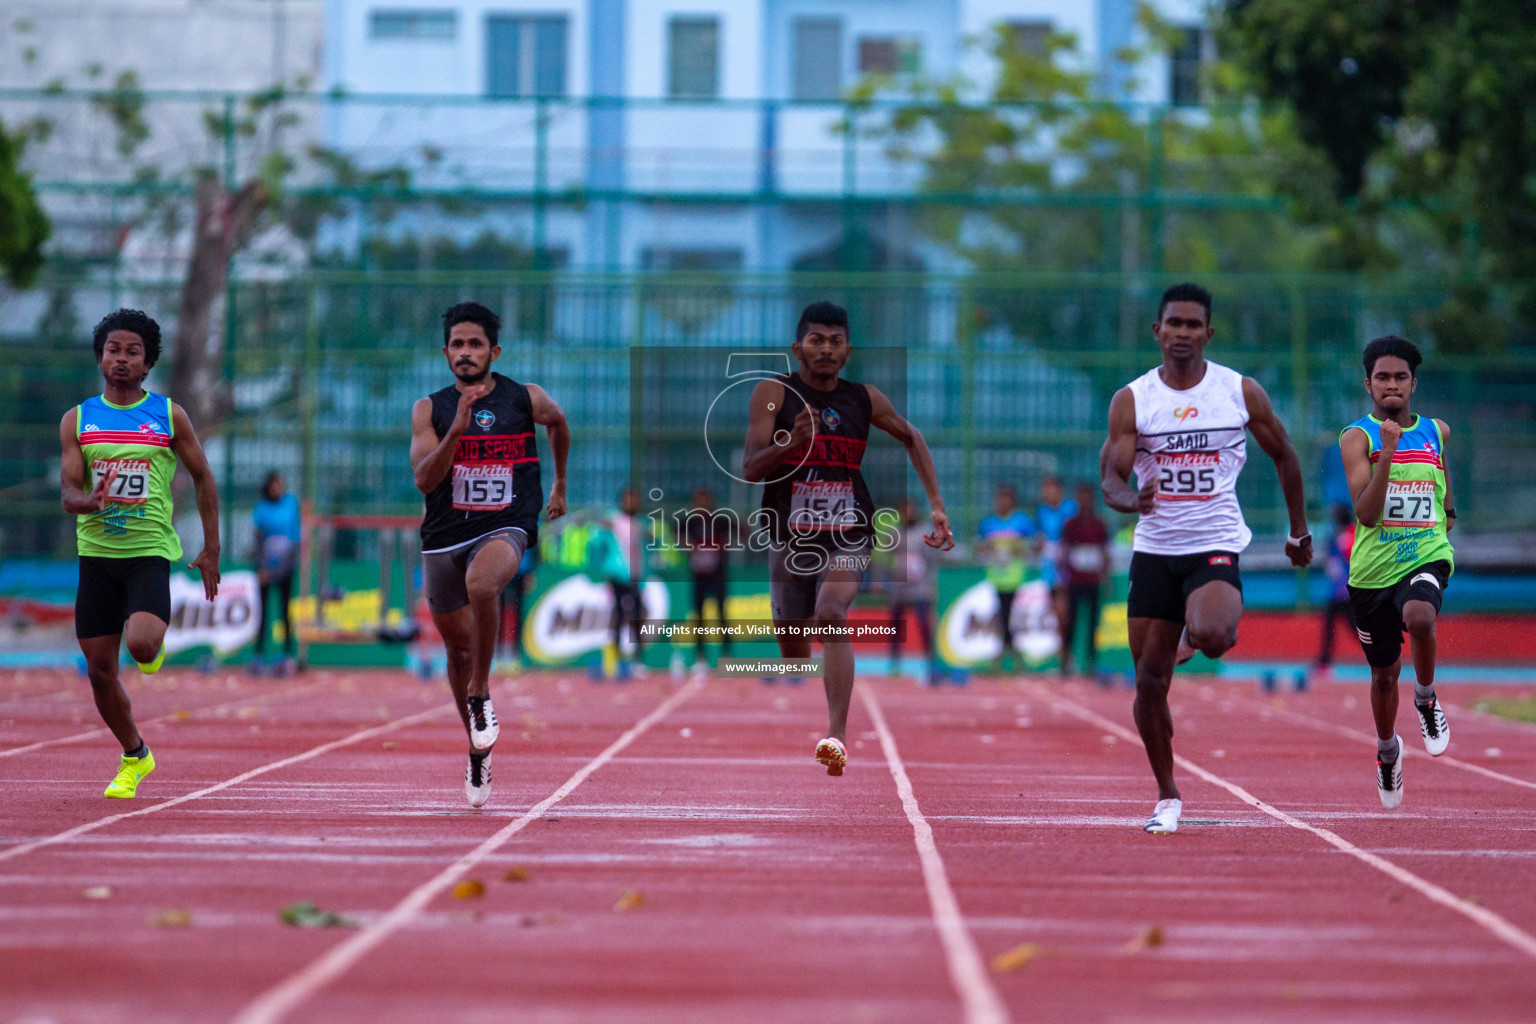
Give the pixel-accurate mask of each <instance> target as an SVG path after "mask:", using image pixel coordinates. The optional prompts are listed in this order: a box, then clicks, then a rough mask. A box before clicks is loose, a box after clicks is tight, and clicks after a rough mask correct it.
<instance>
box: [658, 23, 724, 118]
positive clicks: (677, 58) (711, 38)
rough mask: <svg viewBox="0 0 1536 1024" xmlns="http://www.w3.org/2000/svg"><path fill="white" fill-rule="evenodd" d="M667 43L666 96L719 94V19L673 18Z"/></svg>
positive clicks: (708, 97)
mask: <svg viewBox="0 0 1536 1024" xmlns="http://www.w3.org/2000/svg"><path fill="white" fill-rule="evenodd" d="M667 43H668V58H669V62H668V65H667V95H668V96H670V97H672V98H673V99H675V100H712V99H714V98H715V97H716V96H718V95H720V19H718V18H673V19H672V21H671V22H670V23H669V24H668V26H667Z"/></svg>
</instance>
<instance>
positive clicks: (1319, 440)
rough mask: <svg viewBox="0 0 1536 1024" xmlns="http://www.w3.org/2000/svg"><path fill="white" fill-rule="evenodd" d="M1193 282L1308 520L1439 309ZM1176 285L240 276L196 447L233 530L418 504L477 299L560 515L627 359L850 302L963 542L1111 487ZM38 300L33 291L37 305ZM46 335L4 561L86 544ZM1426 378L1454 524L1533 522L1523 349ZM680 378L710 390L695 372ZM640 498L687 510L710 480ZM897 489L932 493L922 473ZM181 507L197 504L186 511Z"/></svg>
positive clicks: (588, 465) (1331, 290)
mask: <svg viewBox="0 0 1536 1024" xmlns="http://www.w3.org/2000/svg"><path fill="white" fill-rule="evenodd" d="M1204 280H1205V281H1206V283H1207V285H1208V286H1209V287H1210V288H1211V289H1212V291H1213V292H1214V293H1215V295H1216V310H1215V318H1214V319H1215V325H1216V328H1217V335H1216V339H1215V341H1214V343H1213V346H1212V349H1211V351H1210V355H1211V356H1212V357H1213V358H1215V359H1217V360H1218V361H1222V362H1226V363H1229V364H1231V365H1233V366H1234V367H1236V368H1238V369H1240V370H1242V371H1243V372H1245V373H1248V374H1251V375H1253V376H1254V377H1256V378H1257V379H1258V380H1259V381H1260V382H1261V383H1262V384H1263V385H1264V386H1265V387H1266V388H1267V389H1268V390H1269V392H1270V394H1271V396H1272V397H1273V399H1274V403H1275V406H1276V408H1277V410H1278V411H1279V413H1280V415H1281V416H1282V417H1283V419H1284V420H1285V422H1286V423H1287V424H1288V426H1289V427H1290V430H1291V433H1292V435H1293V437H1294V438H1295V440H1296V443H1297V446H1298V448H1299V449H1300V451H1301V455H1302V460H1303V464H1304V466H1305V467H1306V478H1307V482H1308V488H1309V500H1310V502H1311V504H1312V510H1313V512H1314V514H1317V515H1320V514H1321V513H1322V511H1323V510H1322V506H1321V501H1322V496H1321V492H1320V489H1319V486H1318V483H1319V480H1320V473H1319V470H1318V467H1319V466H1320V463H1321V460H1322V457H1323V453H1324V451H1325V449H1326V448H1327V447H1329V446H1330V445H1331V444H1332V442H1333V440H1334V438H1335V437H1336V434H1337V431H1338V430H1339V428H1340V427H1341V426H1342V425H1343V424H1345V423H1347V422H1349V421H1350V420H1352V419H1354V418H1356V417H1357V416H1359V415H1360V414H1361V413H1362V412H1363V411H1364V410H1365V409H1366V406H1365V404H1364V396H1363V392H1362V380H1363V370H1362V369H1361V367H1360V365H1359V362H1358V353H1359V349H1360V347H1361V345H1362V344H1363V343H1364V341H1365V340H1367V339H1369V338H1370V337H1373V336H1375V335H1378V334H1382V333H1386V332H1389V331H1395V332H1400V333H1404V334H1406V335H1408V336H1409V337H1414V338H1423V337H1425V336H1426V334H1427V332H1426V330H1425V319H1426V317H1427V316H1428V315H1429V313H1430V311H1432V310H1434V309H1436V308H1437V307H1438V306H1439V304H1440V302H1441V298H1442V296H1441V295H1439V294H1437V293H1436V291H1435V290H1434V289H1433V288H1431V287H1423V286H1408V285H1402V286H1374V285H1371V284H1368V283H1366V282H1363V281H1360V280H1358V279H1338V278H1309V277H1300V276H1298V277H1293V278H1276V277H1273V276H1264V277H1252V278H1245V277H1240V276H1229V277H1221V276H1209V277H1207V278H1205V279H1204ZM1165 283H1167V282H1164V281H1162V280H1158V279H1152V278H1146V277H1135V278H1126V277H1121V276H1119V275H1112V274H1103V275H1096V274H1078V275H1055V276H1037V277H1010V278H1008V279H1006V280H1004V279H989V278H986V277H978V276H965V277H946V276H938V275H922V276H918V275H911V276H903V275H885V274H880V275H877V274H871V275H750V274H739V275H717V274H716V275H703V276H699V275H694V276H689V275H661V274H581V273H558V274H557V273H522V274H505V273H503V274H488V273H487V274H471V273H461V274H454V275H436V276H434V275H431V274H394V275H391V274H383V273H371V274H361V273H323V272H315V273H308V274H304V275H302V276H298V277H294V278H291V279H287V280H276V281H242V282H237V283H236V284H235V285H234V286H233V287H232V288H231V290H230V299H231V301H232V302H233V303H234V308H233V310H232V311H231V313H230V316H229V322H231V323H233V324H235V325H236V331H235V335H234V337H233V339H232V352H231V355H230V357H229V359H228V360H227V361H226V380H227V382H228V384H229V385H230V386H231V388H232V395H233V400H234V409H235V411H234V414H233V415H232V416H231V417H230V418H229V420H228V422H227V423H226V424H225V425H224V426H223V428H222V429H220V430H218V431H216V432H207V431H205V433H211V436H208V437H207V438H205V441H206V443H207V445H208V447H209V450H210V454H211V456H212V459H213V464H214V467H215V470H216V471H217V473H218V475H219V477H220V481H221V489H222V492H223V494H224V496H225V506H226V509H227V510H232V511H233V512H234V513H235V515H236V516H237V517H238V516H241V515H242V513H243V511H244V510H246V509H248V508H249V507H250V505H251V503H252V502H253V501H254V500H255V496H256V491H257V488H258V486H259V484H260V481H261V478H262V476H263V475H264V474H265V472H266V471H267V470H269V469H280V470H283V471H284V472H285V473H286V474H287V476H288V478H289V479H290V481H291V482H292V483H293V485H294V489H295V490H297V491H299V492H300V493H302V495H303V496H304V497H306V498H308V499H309V500H310V501H312V502H313V504H314V506H315V508H316V509H317V510H318V511H321V512H354V513H355V512H377V513H409V512H414V511H416V510H418V509H419V507H420V503H419V502H420V499H419V495H417V494H416V492H415V490H414V488H413V485H412V481H411V476H410V473H409V472H408V464H407V458H406V449H407V440H408V434H409V419H410V408H411V403H412V402H413V401H414V400H415V399H417V398H419V397H422V396H423V395H426V394H427V393H429V392H430V391H433V390H435V389H437V388H439V387H442V386H444V385H445V384H447V383H450V382H451V378H450V377H449V375H448V371H447V369H446V367H445V365H444V362H443V359H442V356H441V353H440V350H439V346H440V345H441V328H440V326H439V324H440V320H439V318H440V316H441V312H442V310H443V309H444V308H445V307H446V306H448V305H450V304H451V303H453V302H456V301H460V300H463V299H470V298H473V299H476V300H478V301H481V302H484V303H486V304H488V305H490V306H491V307H493V308H495V309H498V310H499V311H501V313H502V315H503V317H504V320H505V322H506V324H507V327H506V329H505V333H504V335H503V339H502V343H503V347H504V353H503V356H502V359H501V362H500V363H499V364H498V365H499V367H500V368H501V369H502V371H503V372H505V373H507V374H509V375H511V376H513V377H515V378H518V379H521V380H526V381H531V382H536V383H538V384H541V385H542V386H544V387H545V388H546V390H548V391H549V392H550V394H551V395H553V396H554V397H555V398H556V400H557V401H559V402H560V403H561V405H562V406H563V407H564V408H565V410H566V413H567V415H568V417H569V419H570V421H571V424H572V427H573V432H574V446H573V454H572V466H571V480H570V494H569V496H570V500H571V502H572V504H573V505H585V504H597V503H606V502H611V501H612V500H614V498H615V495H616V491H617V489H618V487H619V486H620V485H621V484H622V483H624V482H626V481H627V480H628V479H629V475H630V466H631V449H630V439H631V421H630V406H629V394H630V392H629V388H630V378H631V355H632V350H633V349H635V348H637V347H639V348H642V349H643V348H645V347H659V346H666V347H667V348H668V349H669V350H671V351H673V352H675V351H676V349H677V348H679V347H685V346H694V345H696V346H704V347H708V348H710V349H712V350H718V349H722V348H725V349H732V350H737V349H739V350H744V351H754V352H760V351H764V350H787V348H788V345H789V343H790V341H791V334H792V331H793V325H794V321H795V318H796V315H797V313H798V310H799V308H800V307H801V305H803V304H804V303H805V302H806V301H808V300H809V299H810V298H812V297H830V298H834V299H837V300H840V301H842V302H844V303H845V304H847V305H848V306H849V308H850V311H851V316H852V321H853V338H854V343H855V346H858V345H860V344H864V345H880V346H899V347H902V348H904V349H905V353H906V354H905V359H906V367H907V371H906V372H907V381H906V389H905V391H906V398H905V404H906V409H905V410H904V411H905V412H906V414H907V415H908V417H909V418H910V419H911V420H912V421H913V422H914V423H915V424H917V425H918V426H919V427H920V428H921V429H922V430H923V432H924V434H925V435H926V437H927V439H928V442H929V445H930V447H931V448H932V449H933V451H934V455H935V459H936V461H937V463H938V466H939V473H940V479H941V483H942V486H943V488H944V491H945V494H946V497H947V499H948V502H949V504H950V507H951V512H952V515H953V516H954V518H955V519H956V521H957V525H958V526H959V527H960V531H961V533H962V534H970V533H971V532H973V530H974V526H975V523H976V521H977V519H978V518H979V517H980V516H981V515H982V514H984V513H985V512H986V511H987V508H988V506H989V504H990V500H991V491H992V489H993V487H994V486H995V485H996V484H997V483H1000V482H1004V481H1006V482H1011V483H1014V484H1015V485H1017V486H1019V487H1020V488H1021V489H1022V490H1023V492H1024V493H1026V494H1030V493H1033V491H1034V489H1035V487H1036V485H1037V483H1038V480H1039V478H1040V477H1041V476H1043V475H1044V474H1046V473H1051V472H1054V473H1060V474H1062V475H1063V476H1065V477H1067V478H1068V480H1069V481H1070V480H1071V479H1073V478H1084V479H1089V478H1093V477H1095V476H1096V475H1097V458H1098V450H1099V446H1100V444H1101V443H1102V440H1103V437H1104V432H1105V422H1106V410H1107V407H1108V403H1109V399H1110V397H1111V395H1112V394H1113V393H1114V391H1115V389H1116V388H1118V387H1120V386H1121V385H1123V384H1124V383H1126V382H1127V381H1128V380H1130V379H1131V378H1132V377H1134V376H1136V375H1137V374H1139V373H1141V372H1144V370H1145V369H1146V368H1148V367H1149V366H1151V365H1153V364H1154V363H1155V362H1156V359H1157V356H1156V351H1155V346H1154V345H1153V343H1152V340H1151V336H1150V325H1151V322H1152V320H1153V318H1154V316H1155V303H1156V296H1157V294H1158V293H1159V291H1160V289H1161V287H1162V286H1163V285H1164V284H1165ZM57 284H58V282H57V281H55V282H54V285H57ZM73 286H74V287H77V288H81V289H85V292H84V293H82V294H83V297H84V298H85V299H88V300H89V301H90V303H91V304H94V305H99V306H100V307H101V308H102V309H107V308H112V307H113V306H115V305H117V304H129V305H135V306H139V307H142V308H144V309H146V310H148V311H150V312H151V313H153V314H155V315H157V316H159V317H161V318H163V322H164V321H165V320H170V319H174V311H175V305H176V301H177V296H178V291H177V289H176V288H174V287H170V286H166V285H136V284H133V283H131V282H121V281H118V282H113V283H111V285H110V286H107V285H104V284H102V283H100V282H80V281H77V282H74V283H73ZM47 292H48V287H47V284H46V283H45V287H44V288H43V289H42V291H41V293H40V294H46V293H47ZM77 298H81V296H80V295H77ZM38 322H39V325H40V326H39V328H38V330H37V331H36V332H35V333H33V334H29V335H26V336H16V335H11V336H6V337H4V338H3V339H0V408H3V409H5V410H6V415H5V418H6V420H7V425H6V438H7V443H6V445H5V446H4V449H3V450H0V474H3V480H4V481H5V483H4V484H3V486H0V494H3V495H4V501H3V504H0V530H3V534H0V553H3V554H6V555H14V554H19V553H38V554H68V553H70V552H71V551H72V539H71V537H72V525H71V523H70V522H69V521H68V520H67V517H65V516H64V515H63V514H62V513H61V512H60V510H59V506H58V500H57V493H58V491H57V474H58V450H59V446H58V422H59V418H60V416H61V415H62V414H63V412H64V411H65V409H66V408H68V407H69V406H71V405H72V404H74V403H75V402H77V401H79V400H80V398H82V397H83V396H85V395H87V394H90V393H92V392H93V391H95V390H96V389H97V387H98V385H99V381H98V379H97V377H96V373H95V368H94V365H93V363H92V359H91V353H90V347H89V340H88V336H87V332H88V325H85V324H82V323H79V322H77V321H75V320H74V319H73V318H72V316H71V315H70V314H69V313H68V311H67V309H66V310H65V311H64V312H62V313H60V314H59V315H57V316H52V317H50V316H46V315H45V316H43V317H41V318H40V319H39V321H38ZM168 333H169V332H168ZM163 358H164V359H165V360H167V362H166V363H165V365H167V366H168V365H169V363H168V359H169V356H168V355H167V356H165V357H163ZM856 366H857V364H855V368H856ZM1422 372H1423V377H1422V381H1421V386H1420V389H1419V393H1418V395H1417V396H1416V399H1415V402H1416V405H1417V407H1418V408H1420V409H1422V410H1423V411H1425V412H1427V413H1431V414H1433V415H1435V416H1438V417H1440V418H1442V419H1444V420H1446V421H1447V422H1449V423H1450V424H1451V426H1452V428H1453V431H1454V434H1453V438H1452V442H1451V446H1450V456H1451V464H1452V470H1453V475H1454V478H1455V484H1456V488H1457V505H1458V509H1459V511H1460V512H1461V526H1462V527H1463V528H1471V529H1473V530H1479V531H1484V530H1495V529H1532V528H1536V516H1533V513H1532V511H1531V510H1532V508H1536V402H1533V401H1532V398H1531V395H1532V394H1533V393H1536V365H1533V363H1532V361H1531V360H1529V359H1526V358H1521V357H1519V356H1514V355H1511V356H1499V357H1489V356H1483V357H1471V356H1458V357H1451V356H1442V355H1436V354H1434V353H1433V352H1431V353H1430V354H1429V356H1428V359H1427V362H1426V364H1425V366H1424V368H1423V371H1422ZM157 373H158V371H157ZM156 379H157V378H156V377H152V378H151V381H150V385H151V386H155V384H156ZM161 379H163V378H161ZM679 386H680V387H691V388H713V389H715V390H718V385H716V384H715V383H714V382H712V381H706V380H698V379H693V378H688V379H681V378H680V380H679ZM1250 455H1251V459H1250V463H1251V464H1250V466H1249V468H1248V469H1247V470H1246V471H1245V472H1244V474H1243V477H1242V479H1241V482H1240V484H1239V491H1240V495H1241V497H1242V498H1243V501H1244V504H1245V508H1246V509H1247V512H1248V515H1249V518H1250V520H1251V522H1252V523H1253V525H1254V526H1255V528H1256V529H1257V530H1259V531H1261V532H1264V531H1268V532H1277V531H1279V530H1280V529H1281V528H1283V526H1284V518H1283V508H1282V504H1281V501H1280V496H1279V493H1278V487H1277V486H1276V483H1275V476H1274V473H1273V470H1272V469H1271V467H1270V466H1269V464H1268V460H1267V459H1266V458H1265V457H1264V456H1263V455H1262V453H1261V452H1259V450H1258V449H1257V447H1256V446H1254V447H1253V448H1252V449H1251V451H1250ZM546 457H547V456H546ZM546 467H547V462H546ZM548 472H549V470H548V468H546V473H548ZM706 475H707V474H706ZM546 479H547V477H546ZM640 482H641V483H642V484H645V485H646V486H647V487H649V486H653V485H658V484H659V485H665V487H666V490H667V492H668V493H669V494H670V495H680V494H686V492H687V490H688V489H689V488H691V487H692V486H694V485H696V484H697V483H701V482H709V481H708V480H706V479H704V478H703V477H700V476H698V475H695V476H693V477H691V478H689V479H679V480H666V481H640ZM717 487H718V489H719V490H720V491H721V493H722V496H723V497H725V498H727V499H728V500H730V501H731V502H732V503H733V504H736V505H738V506H746V505H748V504H750V503H752V502H753V501H754V500H755V496H754V495H753V494H752V493H750V491H749V490H748V489H746V488H745V487H744V486H740V485H738V486H737V488H736V489H735V490H732V489H731V487H730V486H729V481H719V482H717ZM888 489H893V490H894V489H897V488H895V487H890V488H888ZM907 489H908V490H909V491H910V492H911V493H913V494H919V493H920V491H919V488H918V487H917V483H916V480H915V479H913V478H911V477H910V476H909V477H908V479H907ZM898 496H899V495H897V494H883V495H877V498H879V499H880V500H882V501H889V500H894V499H895V498H896V497H898ZM183 511H184V513H190V511H191V505H190V501H187V502H185V503H184V507H183Z"/></svg>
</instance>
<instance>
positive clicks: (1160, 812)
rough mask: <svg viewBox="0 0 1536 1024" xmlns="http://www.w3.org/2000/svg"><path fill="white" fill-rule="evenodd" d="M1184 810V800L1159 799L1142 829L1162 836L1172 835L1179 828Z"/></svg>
mask: <svg viewBox="0 0 1536 1024" xmlns="http://www.w3.org/2000/svg"><path fill="white" fill-rule="evenodd" d="M1183 811H1184V801H1183V800H1159V801H1158V802H1157V806H1156V807H1154V808H1152V817H1151V819H1150V820H1149V821H1148V822H1147V823H1146V824H1145V825H1143V826H1142V831H1143V832H1154V833H1156V834H1157V835H1160V836H1167V835H1172V834H1173V833H1175V832H1177V831H1178V830H1179V815H1180V814H1181V813H1183Z"/></svg>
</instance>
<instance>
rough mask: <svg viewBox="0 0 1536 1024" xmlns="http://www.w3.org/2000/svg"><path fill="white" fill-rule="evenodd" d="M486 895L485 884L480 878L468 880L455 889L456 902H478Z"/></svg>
mask: <svg viewBox="0 0 1536 1024" xmlns="http://www.w3.org/2000/svg"><path fill="white" fill-rule="evenodd" d="M484 895H485V883H484V882H482V881H480V880H479V879H478V878H466V879H465V880H464V881H462V882H460V883H459V884H458V885H456V886H454V887H453V898H454V899H456V900H477V899H479V898H480V897H481V896H484Z"/></svg>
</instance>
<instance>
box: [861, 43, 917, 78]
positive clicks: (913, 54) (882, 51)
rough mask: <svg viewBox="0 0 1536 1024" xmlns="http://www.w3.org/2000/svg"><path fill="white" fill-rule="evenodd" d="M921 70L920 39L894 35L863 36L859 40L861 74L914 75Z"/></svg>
mask: <svg viewBox="0 0 1536 1024" xmlns="http://www.w3.org/2000/svg"><path fill="white" fill-rule="evenodd" d="M921 70H923V44H922V42H921V41H920V40H917V39H911V38H898V37H895V36H864V37H862V38H861V39H860V40H859V74H861V75H915V74H917V73H918V72H919V71H921Z"/></svg>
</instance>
